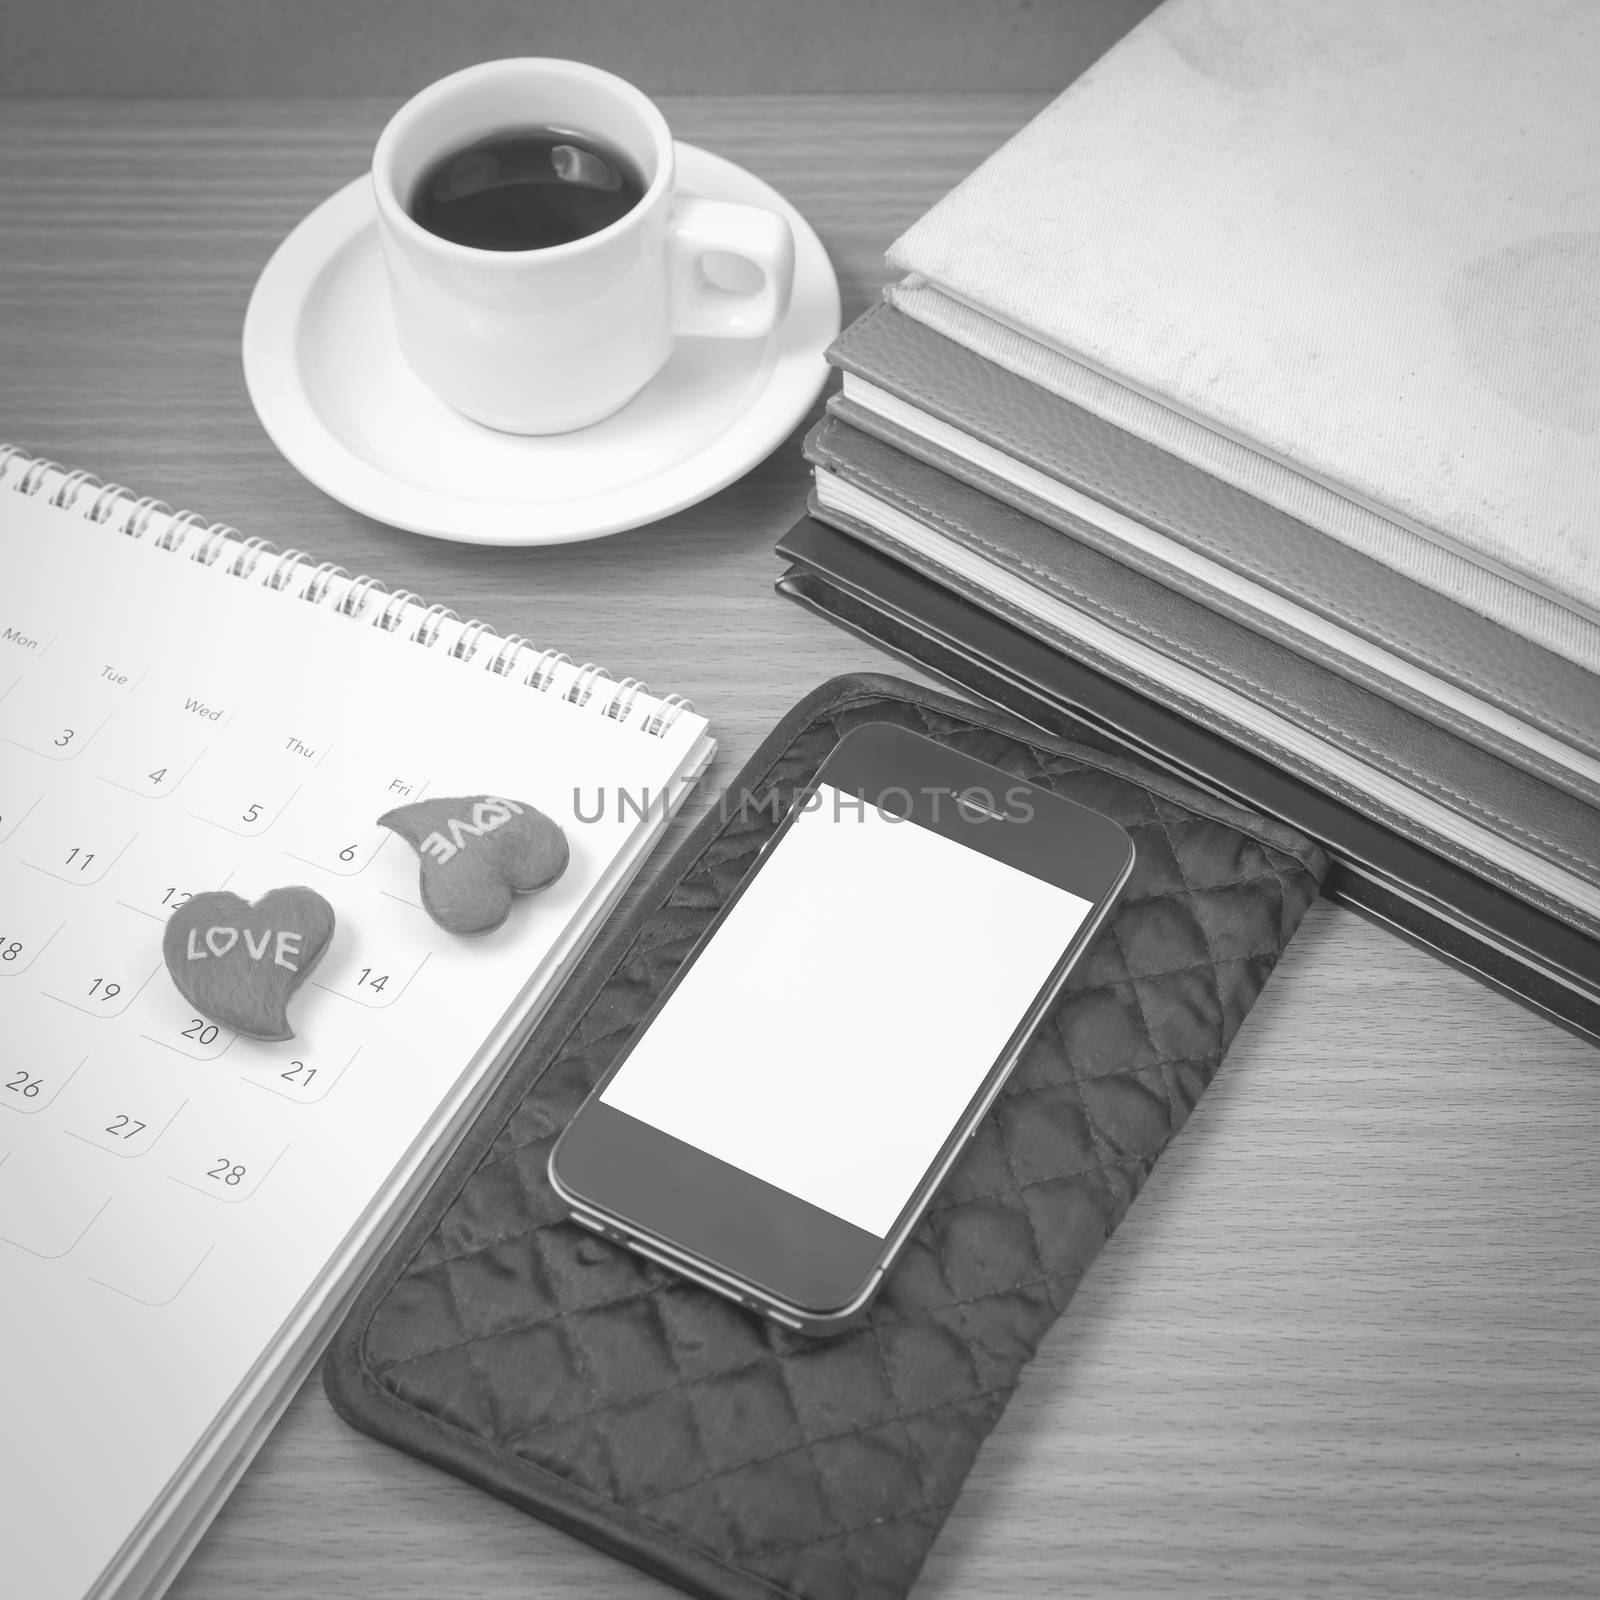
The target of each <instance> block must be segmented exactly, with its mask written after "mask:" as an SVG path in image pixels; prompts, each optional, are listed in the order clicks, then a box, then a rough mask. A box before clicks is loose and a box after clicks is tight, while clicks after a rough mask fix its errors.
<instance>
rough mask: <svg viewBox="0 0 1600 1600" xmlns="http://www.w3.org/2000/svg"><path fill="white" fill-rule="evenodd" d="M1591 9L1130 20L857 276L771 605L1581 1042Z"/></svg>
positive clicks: (1588, 1026)
mask: <svg viewBox="0 0 1600 1600" xmlns="http://www.w3.org/2000/svg"><path fill="white" fill-rule="evenodd" d="M1597 60H1600V13H1596V12H1594V11H1593V10H1592V9H1590V8H1586V7H1571V6H1566V5H1562V4H1558V3H1555V0H1528V3H1526V4H1524V5H1520V6H1518V7H1515V8H1513V9H1512V10H1507V9H1506V8H1505V7H1504V6H1503V5H1500V4H1497V3H1493V0H1426V3H1423V0H1418V3H1414V4H1411V5H1408V6H1405V7H1396V6H1392V5H1390V4H1387V3H1382V0H1347V3H1345V4H1341V5H1340V6H1337V7H1328V6H1325V5H1322V4H1320V0H1168V3H1167V4H1165V5H1163V6H1162V7H1161V8H1160V9H1159V10H1157V11H1156V12H1154V13H1153V14H1152V15H1151V16H1150V17H1149V18H1148V19H1147V20H1146V21H1145V22H1144V23H1142V24H1141V25H1140V26H1139V27H1138V28H1137V29H1135V30H1134V32H1133V33H1132V34H1130V35H1129V36H1128V37H1127V39H1125V40H1124V41H1123V42H1122V44H1120V45H1119V46H1118V47H1117V48H1116V49H1114V50H1113V51H1112V52H1111V53H1110V54H1109V55H1108V56H1106V57H1105V58H1104V59H1103V60H1102V61H1101V62H1099V63H1098V64H1097V65H1096V66H1095V67H1094V68H1092V69H1091V70H1090V71H1089V72H1088V73H1087V74H1085V76H1084V77H1082V78H1081V79H1079V80H1078V81H1077V82H1076V83H1075V84H1073V85H1072V86H1071V87H1070V88H1069V89H1068V90H1067V91H1066V92H1065V93H1064V94H1063V95H1061V96H1060V98H1058V99H1057V100H1056V101H1055V102H1054V103H1053V104H1051V105H1050V106H1049V107H1047V108H1046V109H1045V110H1044V111H1043V112H1042V113H1040V115H1039V116H1038V117H1036V118H1035V119H1034V120H1033V121H1032V122H1031V123H1030V124H1029V125H1028V126H1027V127H1025V128H1024V129H1023V130H1022V131H1021V132H1020V133H1018V134H1017V135H1016V136H1015V137H1014V138H1013V139H1011V140H1010V141H1009V142H1008V143H1007V144H1006V145H1004V146H1003V147H1002V148H1001V149H1000V150H999V151H997V152H996V153H995V154H994V155H993V156H992V157H990V159H989V160H988V161H986V162H985V163H984V164H983V165H982V166H981V167H979V168H978V170H977V171H976V172H974V173H973V174H972V175H971V176H970V177H969V178H968V179H967V180H966V181H965V182H963V183H962V184H961V185H960V186H959V187H958V188H956V189H955V190H954V191H953V192H952V193H951V194H949V195H948V196H946V197H945V199H943V200H942V201H940V202H939V203H938V204H937V205H936V206H935V207H934V208H933V210H932V211H930V212H929V213H928V214H927V215H926V216H925V217H923V218H922V219H921V221H919V222H918V223H917V224H916V225H915V226H914V227H913V228H912V229H911V230H910V231H909V232H908V233H907V234H905V235H904V237H902V238H901V239H900V240H898V241H897V242H896V243H895V245H894V246H893V247H892V249H891V250H890V252H889V259H890V261H891V263H892V265H893V266H894V267H896V268H897V269H898V270H899V271H900V272H901V273H902V274H903V276H902V277H901V278H900V280H899V281H898V282H896V283H895V284H894V285H892V287H891V288H890V290H889V291H888V294H887V296H886V302H887V303H885V304H882V305H879V306H877V307H875V308H874V309H873V310H871V311H870V312H869V313H868V314H867V315H866V316H865V317H863V318H862V319H861V320H860V321H859V322H857V323H856V324H855V325H854V326H853V327H852V328H850V329H848V330H847V331H846V333H845V334H844V335H843V337H842V338H841V339H840V340H839V342H838V344H837V345H836V346H835V348H834V350H833V352H832V359H833V360H834V362H835V364H836V365H837V366H839V367H840V368H841V369H842V370H843V373H844V379H843V386H842V389H841V391H840V393H839V394H838V395H836V396H835V397H834V399H833V400H832V402H831V403H830V406H829V416H828V418H827V419H826V420H825V421H824V422H823V423H822V425H821V426H820V427H819V428H818V429H817V430H816V431H815V432H814V433H813V434H812V435H811V437H810V439H809V441H808V445H807V448H808V453H809V455H810V458H811V460H812V461H813V462H814V464H815V467H816V489H815V495H814V497H813V502H812V508H811V509H812V519H811V520H810V521H808V522H807V523H805V524H802V525H801V527H799V528H797V529H796V530H795V531H794V532H793V533H792V534H790V535H789V536H787V537H786V539H785V540H784V542H783V544H782V545H781V546H780V551H781V553H782V554H784V555H785V556H786V557H787V558H788V559H789V561H790V563H791V567H790V571H789V572H788V573H787V574H786V576H785V578H784V579H783V582H782V587H784V588H785V590H786V591H787V592H789V593H791V594H793V595H795V596H796V597H797V598H800V599H802V600H805V601H807V602H808V603H810V604H813V605H815V606H817V607H818V608H819V609H822V610H825V611H827V612H829V613H830V614H831V615H833V616H835V617H836V618H837V619H838V620H841V621H843V622H845V623H846V624H847V625H849V626H852V627H854V628H856V629H857V630H859V631H862V632H866V633H869V634H871V635H872V636H873V637H875V638H878V639H880V640H882V641H883V642H885V643H888V644H890V645H891V646H892V647H894V648H896V649H897V650H899V651H900V653H902V654H904V655H906V656H908V657H910V658H912V659H914V660H916V661H918V662H919V663H921V664H922V665H924V666H925V667H928V668H930V669H931V670H934V671H936V672H939V673H941V674H943V675H945V676H947V677H950V678H953V679H955V680H957V681H959V682H961V683H963V684H964V685H965V686H966V687H967V688H969V689H971V690H975V691H977V692H979V693H981V694H983V695H986V696H987V697H989V698H992V699H996V700H1000V701H1002V702H1004V703H1005V704H1007V705H1009V706H1010V707H1011V709H1013V710H1018V711H1022V712H1023V713H1024V714H1026V715H1029V716H1031V717H1032V718H1033V719H1034V720H1036V721H1041V722H1044V723H1046V724H1050V725H1056V726H1060V725H1063V724H1070V723H1075V722H1081V721H1088V722H1090V723H1092V724H1095V725H1096V726H1098V727H1099V728H1100V729H1101V731H1102V733H1103V734H1104V735H1106V736H1107V737H1110V738H1112V739H1114V740H1116V741H1117V742H1121V743H1124V744H1128V745H1133V746H1137V747H1138V748H1140V749H1142V750H1144V751H1145V752H1146V753H1149V754H1154V755H1156V756H1158V757H1159V758H1160V759H1163V760H1165V761H1166V762H1167V763H1168V764H1169V765H1170V766H1172V767H1174V768H1175V769H1177V770H1180V771H1183V772H1184V773H1186V774H1187V775H1188V776H1190V777H1191V778H1195V779H1197V780H1199V781H1201V782H1203V783H1205V784H1207V785H1208V786H1209V787H1211V788H1213V789H1215V790H1218V791H1220V792H1223V793H1226V794H1229V795H1231V796H1234V797H1236V798H1239V799H1243V800H1245V801H1247V802H1249V803H1251V804H1253V805H1254V806H1256V807H1257V808H1260V809H1265V810H1268V811H1270V812H1274V813H1276V814H1278V815H1280V816H1282V817H1284V818H1285V819H1286V820H1289V821H1291V822H1293V823H1295V824H1296V825H1297V826H1299V827H1301V828H1302V829H1304V830H1306V831H1308V832H1310V833H1312V834H1313V835H1314V836H1315V837H1317V838H1319V839H1321V840H1322V841H1323V842H1324V843H1326V844H1328V845H1329V846H1330V848H1331V849H1332V851H1333V853H1334V855H1335V857H1336V858H1337V859H1338V860H1339V861H1340V862H1341V863H1342V867H1343V871H1342V872H1341V873H1340V874H1339V875H1338V876H1337V878H1336V879H1335V880H1334V882H1335V886H1336V891H1337V892H1339V893H1341V894H1343V895H1344V896H1345V897H1346V898H1347V899H1349V900H1350V901H1351V902H1352V903H1355V904H1357V905H1359V906H1361V907H1362V908H1363V909H1365V910H1366V911H1368V912H1369V913H1370V914H1372V915H1374V916H1377V917H1380V918H1381V919H1383V920H1385V921H1386V922H1389V923H1390V924H1392V925H1393V926H1395V927H1396V928H1397V929H1398V930H1399V931H1401V932H1404V933H1406V934H1408V935H1409V936H1410V937H1412V938H1414V939H1417V940H1420V941H1421V942H1423V943H1425V944H1427V945H1429V946H1430V947H1431V948H1433V949H1435V950H1437V951H1438V952H1439V953H1440V954H1442V955H1445V956H1446V957H1448V958H1449V959H1452V960H1454V961H1457V962H1458V963H1460V964H1462V965H1464V966H1467V967H1468V968H1470V969H1471V970H1473V971H1475V972H1477V973H1478V974H1479V975H1480V976H1481V977H1483V978H1485V979H1486V980H1487V981H1489V982H1492V983H1495V984H1497V985H1498V986H1500V987H1502V988H1504V989H1506V990H1507V991H1509V992H1511V993H1513V994H1515V995H1517V996H1518V997H1519V998H1521V999H1523V1000H1524V1001H1526V1002H1528V1003H1529V1004H1531V1005H1533V1006H1535V1007H1536V1008H1538V1009H1540V1010H1542V1011H1544V1012H1545V1013H1547V1014H1548V1015H1551V1016H1552V1017H1554V1018H1556V1019H1557V1020H1560V1021H1563V1022H1565V1023H1567V1024H1568V1025H1570V1026H1573V1027H1576V1028H1579V1029H1580V1030H1583V1031H1587V1032H1589V1033H1591V1034H1593V1035H1594V1036H1595V1037H1596V1038H1597V1039H1600V291H1597V285H1600V232H1596V231H1595V225H1594V219H1595V217H1596V216H1600V96H1597V95H1596V94H1595V93H1594V83H1593V63H1594V62H1596V61H1597Z"/></svg>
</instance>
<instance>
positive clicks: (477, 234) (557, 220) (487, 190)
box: [408, 128, 645, 250]
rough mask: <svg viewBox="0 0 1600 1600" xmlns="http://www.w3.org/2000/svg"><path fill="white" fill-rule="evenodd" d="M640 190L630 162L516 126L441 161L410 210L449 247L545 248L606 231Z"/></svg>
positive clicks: (585, 140)
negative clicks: (461, 245) (454, 245)
mask: <svg viewBox="0 0 1600 1600" xmlns="http://www.w3.org/2000/svg"><path fill="white" fill-rule="evenodd" d="M644 191H645V181H644V175H643V174H642V173H641V172H640V171H639V169H638V168H637V167H636V166H635V165H634V164H633V162H632V161H630V160H629V159H628V158H627V157H626V156H625V155H623V154H622V153H621V151H619V150H615V149H612V148H611V147H610V146H609V145H604V144H602V143H600V141H599V140H597V139H595V138H592V137H591V136H590V135H588V134H581V133H573V132H571V131H570V130H568V129H564V128H514V129H509V130H507V131H505V132H502V133H493V134H490V135H489V136H488V137H487V138H483V139H478V140H475V141H474V142H473V143H472V144H469V145H465V146H463V147H462V148H461V149H459V150H453V151H451V152H450V153H449V154H448V155H444V156H441V157H440V158H439V159H438V160H437V161H435V162H434V163H433V164H432V165H431V166H429V167H428V168H427V170H426V171H425V172H424V173H423V174H422V177H421V178H420V179H419V180H418V183H417V186H416V189H415V190H414V191H413V193H412V196H411V204H410V206H409V208H408V209H409V210H410V212H411V215H412V216H413V217H414V218H415V219H416V220H417V221H418V222H419V223H420V224H421V225H422V226H423V227H424V228H426V229H427V230H428V232H429V233H434V234H437V235H438V236H439V237H440V238H441V239H448V240H450V241H451V243H453V244H464V245H470V246H471V247H472V248H473V249H475V250H546V249H548V248H549V247H550V246H551V245H557V244H570V243H571V242H572V241H573V240H574V239H585V238H587V237H588V236H589V235H590V234H591V233H599V232H600V230H601V229H602V228H609V227H610V226H611V224H612V223H613V222H615V221H617V219H618V218H619V217H625V216H626V215H627V214H628V213H629V212H630V211H631V210H632V209H633V208H634V207H635V206H636V205H637V204H638V203H639V201H640V199H641V198H642V197H643V195H644Z"/></svg>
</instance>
